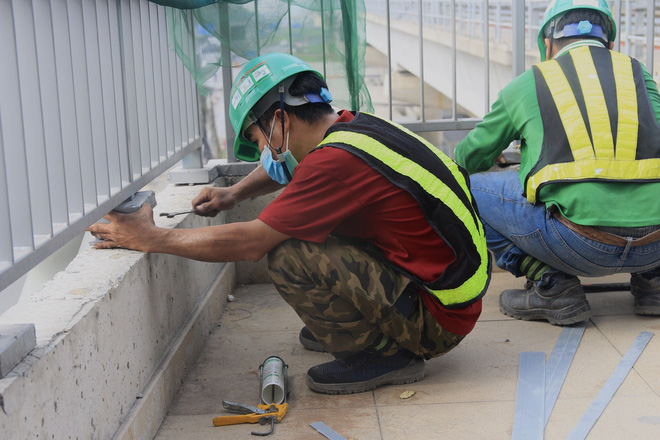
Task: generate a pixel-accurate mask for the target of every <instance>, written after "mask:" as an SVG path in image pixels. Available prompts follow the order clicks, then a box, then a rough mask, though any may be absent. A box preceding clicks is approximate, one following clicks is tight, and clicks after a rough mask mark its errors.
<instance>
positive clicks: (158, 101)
mask: <svg viewBox="0 0 660 440" xmlns="http://www.w3.org/2000/svg"><path fill="white" fill-rule="evenodd" d="M157 8H158V6H157V5H156V4H155V3H152V2H149V3H147V15H148V17H149V41H150V42H151V44H150V46H151V53H150V54H149V58H150V59H151V77H152V78H153V79H152V84H153V93H154V106H155V107H156V108H155V113H156V115H155V118H154V119H155V122H156V145H154V148H153V151H154V155H155V157H154V158H153V159H154V160H155V163H157V164H159V163H161V161H162V160H165V159H166V158H167V153H165V154H161V153H162V151H163V149H164V146H165V140H164V139H163V136H164V135H165V125H164V122H165V120H164V119H165V118H164V115H163V111H164V110H163V101H162V95H161V94H160V93H159V90H158V89H159V87H158V84H159V83H161V82H162V74H161V75H157V72H159V71H160V70H159V69H156V66H157V65H158V64H159V63H158V59H159V58H160V45H161V44H162V42H161V41H160V39H159V38H158V35H157V34H156V35H154V32H156V33H157V29H158V24H157V22H156V24H155V26H154V19H155V20H156V21H157V20H158V15H157V14H158V9H157ZM154 27H155V28H156V29H154ZM160 89H162V87H160Z"/></svg>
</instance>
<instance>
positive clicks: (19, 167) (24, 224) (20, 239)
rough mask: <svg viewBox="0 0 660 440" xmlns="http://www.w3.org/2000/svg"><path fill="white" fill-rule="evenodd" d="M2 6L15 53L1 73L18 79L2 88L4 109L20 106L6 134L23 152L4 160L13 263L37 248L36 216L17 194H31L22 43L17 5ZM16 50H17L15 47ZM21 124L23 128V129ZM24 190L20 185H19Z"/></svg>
mask: <svg viewBox="0 0 660 440" xmlns="http://www.w3.org/2000/svg"><path fill="white" fill-rule="evenodd" d="M2 5H4V6H2ZM0 7H3V8H4V7H6V8H8V11H7V13H6V14H0V20H3V21H5V20H6V23H2V24H3V26H0V31H5V32H6V33H7V35H3V36H5V37H7V39H11V41H12V42H13V48H12V47H11V45H10V52H11V54H7V58H9V60H7V59H4V60H3V63H2V66H3V67H0V75H1V76H2V79H3V80H14V79H15V81H16V87H11V88H5V87H3V88H2V89H0V98H2V99H1V100H0V109H2V108H3V107H4V106H3V104H2V103H4V105H9V104H8V102H9V100H11V101H12V104H11V105H12V106H13V105H16V107H17V108H15V109H14V108H13V107H12V112H4V116H5V130H6V132H7V134H4V133H3V134H2V136H3V137H4V136H9V139H8V140H7V142H6V143H7V144H15V145H17V147H18V148H17V150H18V149H21V150H20V151H16V150H8V156H9V157H7V156H5V157H4V158H3V162H4V165H5V168H4V172H5V173H6V176H5V179H4V181H5V183H6V185H7V190H6V197H7V199H8V204H7V206H8V207H9V209H7V215H8V216H10V217H9V222H8V224H9V225H10V226H11V227H12V228H11V238H12V240H11V244H12V246H11V248H10V249H9V250H10V252H11V259H12V262H15V261H16V259H17V258H16V257H17V256H16V252H17V249H16V248H17V247H25V248H28V247H29V248H30V249H34V234H33V230H32V222H31V221H30V218H31V216H32V214H31V212H30V203H29V200H21V198H20V197H19V195H18V194H17V191H16V187H18V186H20V187H24V188H25V189H26V192H27V197H28V198H29V189H28V181H27V163H26V162H25V160H26V159H25V157H26V156H25V138H24V136H25V135H24V129H23V128H22V127H23V126H24V123H23V120H22V119H23V110H22V100H21V95H20V80H21V78H20V70H19V68H18V44H17V41H16V32H17V29H16V26H15V23H16V21H15V20H14V16H15V11H14V5H13V4H12V3H11V2H5V3H3V4H0ZM12 49H13V50H12ZM1 117H2V114H0V118H1ZM7 118H9V124H7ZM19 127H20V128H19ZM2 142H3V145H4V144H5V141H4V140H3V141H2ZM3 155H4V150H3ZM12 159H16V160H17V161H19V162H20V163H16V161H14V160H12ZM7 163H11V167H10V168H7V167H6V165H7ZM12 186H13V187H14V188H15V189H14V191H11V189H12ZM18 189H20V188H18ZM12 207H14V208H15V209H14V210H13V211H12V210H11V208H12Z"/></svg>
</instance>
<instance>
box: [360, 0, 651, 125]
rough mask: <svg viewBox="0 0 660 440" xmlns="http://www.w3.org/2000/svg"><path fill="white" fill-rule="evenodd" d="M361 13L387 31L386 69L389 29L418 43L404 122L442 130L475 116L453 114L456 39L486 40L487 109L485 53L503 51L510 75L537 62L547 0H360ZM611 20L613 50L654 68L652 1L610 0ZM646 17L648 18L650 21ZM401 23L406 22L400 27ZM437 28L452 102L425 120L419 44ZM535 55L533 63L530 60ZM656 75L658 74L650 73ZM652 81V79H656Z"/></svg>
mask: <svg viewBox="0 0 660 440" xmlns="http://www.w3.org/2000/svg"><path fill="white" fill-rule="evenodd" d="M365 4H366V8H367V14H368V15H374V16H378V17H381V18H382V19H384V21H385V22H386V26H387V29H388V31H387V32H388V36H387V38H388V40H387V47H388V53H387V54H386V55H387V58H388V63H389V66H388V70H389V71H390V72H391V71H392V67H393V66H392V64H391V63H392V61H391V59H392V53H391V35H392V29H394V28H399V29H404V28H405V30H404V32H413V33H414V34H415V35H416V36H417V38H418V39H419V41H420V43H419V45H418V47H417V48H414V47H410V50H411V51H415V50H417V51H418V52H419V54H418V55H417V57H416V58H415V59H417V58H419V59H420V60H421V62H420V63H421V66H419V67H417V68H416V71H419V72H420V74H419V76H420V91H419V99H418V101H419V104H420V107H421V108H420V121H419V122H414V123H410V122H407V123H404V125H406V126H407V127H408V128H410V129H411V130H414V131H420V132H422V131H443V130H462V129H471V128H473V127H474V126H475V125H476V124H477V123H478V122H479V120H480V119H474V118H462V117H458V116H457V113H458V112H457V106H458V103H457V90H456V87H457V75H458V74H460V72H457V71H456V69H457V62H456V57H457V56H456V54H457V51H459V50H461V49H460V48H459V47H457V38H458V37H460V38H462V39H463V41H465V40H466V39H467V40H472V41H477V42H488V44H483V45H482V48H483V49H482V56H483V78H484V87H483V89H484V101H485V102H484V108H485V109H486V110H485V111H487V110H488V109H489V108H490V95H491V93H490V92H491V90H490V87H491V85H490V70H491V67H490V66H491V63H492V62H494V61H495V60H492V59H491V57H490V53H491V51H492V50H493V49H494V48H497V49H505V50H508V51H510V53H511V78H513V77H515V76H517V75H518V74H520V73H522V72H523V71H524V70H525V68H528V67H529V62H530V61H529V60H530V59H531V60H532V62H537V61H538V60H539V56H538V47H537V34H538V31H539V27H540V25H541V23H542V20H543V14H544V11H545V9H546V7H547V5H548V4H549V0H527V1H517V0H365ZM610 4H611V6H612V10H613V14H614V18H615V21H616V23H617V38H616V42H615V50H619V51H621V52H623V53H625V54H627V55H629V56H633V57H635V58H637V59H638V60H640V61H641V62H642V63H644V64H645V65H646V67H647V69H648V70H649V72H651V74H653V73H654V71H656V72H657V71H658V70H659V69H657V68H655V65H654V64H655V57H654V55H655V48H656V47H657V46H658V42H657V41H656V28H657V27H658V26H659V25H660V16H659V15H660V14H659V13H658V8H657V6H656V1H655V0H628V1H622V0H615V1H613V2H610ZM648 17H653V18H652V19H651V20H649V19H648ZM406 25H407V26H406ZM438 30H440V31H443V32H445V33H446V34H445V35H447V37H446V44H447V45H449V46H451V52H452V55H451V59H448V60H447V65H449V66H450V68H451V69H453V72H452V74H451V75H450V77H451V79H452V86H453V89H452V90H453V91H452V93H451V94H450V95H448V96H447V97H448V98H449V99H450V100H451V102H452V106H453V108H452V111H451V117H449V118H443V119H439V120H437V119H436V120H429V119H427V118H426V116H425V108H424V107H425V103H424V96H425V87H426V85H425V78H424V57H425V56H427V55H428V56H430V55H429V54H426V53H424V45H423V44H422V43H421V41H422V40H424V39H425V38H427V37H426V35H427V34H430V33H431V32H432V31H438ZM534 59H535V61H534ZM656 78H658V77H657V76H656ZM388 80H389V84H388V87H389V100H390V102H389V108H390V114H389V116H390V118H393V112H392V108H393V103H392V96H393V94H392V84H391V81H392V75H388ZM656 80H657V79H656Z"/></svg>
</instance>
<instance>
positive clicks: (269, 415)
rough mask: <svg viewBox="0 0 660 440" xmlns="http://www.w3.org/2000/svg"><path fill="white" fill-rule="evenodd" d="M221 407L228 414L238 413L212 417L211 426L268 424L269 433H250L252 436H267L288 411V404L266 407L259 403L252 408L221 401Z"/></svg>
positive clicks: (251, 406)
mask: <svg viewBox="0 0 660 440" xmlns="http://www.w3.org/2000/svg"><path fill="white" fill-rule="evenodd" d="M222 407H223V408H224V409H226V410H227V411H229V412H233V413H238V414H239V415H235V416H218V417H214V418H213V426H226V425H236V424H239V423H259V424H260V425H265V424H267V423H268V422H270V431H268V432H265V433H262V432H254V431H252V435H268V434H271V433H272V432H273V431H274V430H275V423H279V422H281V421H282V418H283V417H284V415H285V414H286V412H287V410H288V409H289V404H288V403H281V404H279V405H275V404H270V405H268V404H262V403H260V404H259V405H257V406H253V405H245V404H242V403H235V402H228V401H226V400H223V401H222Z"/></svg>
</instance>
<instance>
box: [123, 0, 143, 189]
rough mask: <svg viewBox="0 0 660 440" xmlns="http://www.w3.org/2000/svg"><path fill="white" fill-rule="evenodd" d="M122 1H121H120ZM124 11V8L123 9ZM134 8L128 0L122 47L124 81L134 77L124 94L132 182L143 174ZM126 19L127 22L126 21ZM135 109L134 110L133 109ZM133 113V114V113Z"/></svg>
mask: <svg viewBox="0 0 660 440" xmlns="http://www.w3.org/2000/svg"><path fill="white" fill-rule="evenodd" d="M119 3H121V2H119ZM122 11H124V10H122ZM132 11H133V8H132V7H131V3H130V2H128V4H127V6H126V9H125V14H126V17H124V12H122V17H121V20H122V23H123V25H122V26H124V25H125V28H126V32H122V34H121V35H122V40H123V44H122V47H124V49H125V52H124V54H123V56H124V62H125V64H126V66H127V67H126V71H125V76H124V81H125V83H126V82H127V81H128V77H129V75H130V76H131V77H132V83H131V90H128V89H126V94H125V95H124V100H125V102H127V109H128V111H127V112H126V123H127V124H128V125H127V127H129V136H130V131H131V130H134V133H133V134H134V136H130V137H129V142H128V152H129V158H130V159H129V160H130V163H131V168H130V169H131V176H130V182H133V181H135V180H136V176H141V175H142V155H141V153H140V144H141V142H142V129H141V127H140V125H141V124H140V123H139V121H138V117H139V113H140V108H139V104H138V96H137V95H138V90H137V87H138V81H137V76H138V75H137V68H136V65H135V47H134V44H133V41H134V40H135V38H134V36H133V12H132ZM124 19H125V20H126V22H124ZM129 62H130V66H131V67H132V69H129V68H128V63H129ZM126 87H128V84H126ZM131 110H133V112H134V113H133V112H132V111H131ZM132 113H133V114H132Z"/></svg>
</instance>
